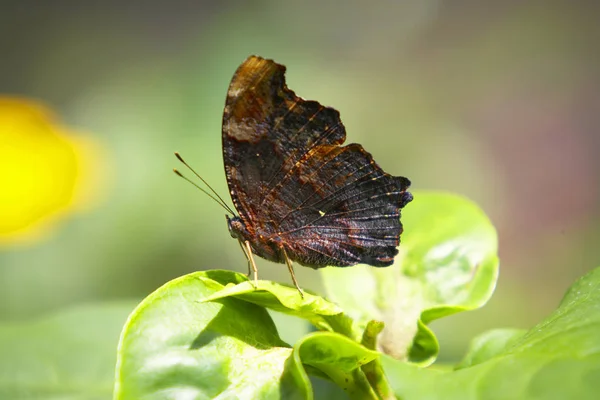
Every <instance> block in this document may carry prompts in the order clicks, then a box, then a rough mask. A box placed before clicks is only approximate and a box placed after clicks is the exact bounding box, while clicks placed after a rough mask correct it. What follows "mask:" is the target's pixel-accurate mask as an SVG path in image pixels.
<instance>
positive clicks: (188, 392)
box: [115, 271, 312, 399]
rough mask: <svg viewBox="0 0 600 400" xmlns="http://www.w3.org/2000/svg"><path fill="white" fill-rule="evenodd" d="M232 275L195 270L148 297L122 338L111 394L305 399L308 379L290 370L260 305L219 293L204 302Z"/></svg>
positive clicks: (308, 392)
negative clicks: (112, 392)
mask: <svg viewBox="0 0 600 400" xmlns="http://www.w3.org/2000/svg"><path fill="white" fill-rule="evenodd" d="M209 276H213V277H215V278H217V279H220V280H221V281H222V282H224V281H227V280H229V281H230V282H231V283H234V282H235V280H236V279H238V276H237V275H236V274H229V273H228V271H211V272H210V273H204V272H198V273H194V274H190V275H186V276H184V277H181V278H178V279H175V280H173V281H171V282H169V283H167V284H166V285H164V286H163V287H161V288H159V289H158V290H157V291H155V292H154V293H152V294H151V295H150V296H148V297H147V298H146V299H145V300H144V301H143V302H142V303H141V304H140V305H139V306H138V307H137V308H136V310H135V311H134V312H133V313H132V314H131V315H130V317H129V319H128V321H127V323H126V325H125V327H124V329H123V333H122V336H121V341H120V343H119V349H118V359H117V376H116V382H115V399H141V398H194V399H212V398H214V397H216V396H220V397H221V398H273V399H278V398H282V399H287V398H290V399H294V398H297V399H310V398H312V393H311V390H310V382H309V381H308V379H307V378H306V375H305V374H304V373H303V372H302V371H298V370H297V368H294V367H293V366H292V368H290V366H289V365H288V363H287V360H288V359H289V357H290V356H291V354H292V349H291V348H290V347H289V346H288V345H287V344H286V343H284V342H283V341H282V340H281V339H280V338H279V336H278V334H277V330H276V329H275V325H274V324H273V321H272V320H271V318H270V316H269V314H268V313H267V311H266V310H265V309H264V308H263V307H259V306H256V305H254V304H251V303H248V302H245V301H242V300H238V299H235V298H231V297H230V298H224V299H219V300H217V301H214V302H208V303H207V302H203V300H204V299H205V298H207V297H208V296H210V295H212V294H214V293H215V292H217V291H219V290H221V289H222V288H223V285H222V284H221V283H219V282H217V281H215V280H213V279H211V278H209Z"/></svg>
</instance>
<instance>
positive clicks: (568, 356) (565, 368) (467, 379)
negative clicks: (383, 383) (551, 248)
mask: <svg viewBox="0 0 600 400" xmlns="http://www.w3.org/2000/svg"><path fill="white" fill-rule="evenodd" d="M599 338H600V268H597V269H595V270H594V271H592V272H590V273H589V274H588V275H586V276H584V277H583V278H581V279H580V280H579V281H577V282H576V283H575V284H574V285H573V286H572V287H571V289H569V291H568V292H567V294H566V296H565V297H564V299H563V301H562V302H561V304H560V306H559V308H558V309H557V310H556V311H555V312H554V313H552V314H551V315H550V316H549V317H548V318H546V319H545V320H544V321H543V322H542V323H540V324H538V325H537V326H535V327H534V328H532V329H530V330H529V331H528V332H526V333H524V334H522V333H519V332H517V331H512V332H511V331H504V332H502V331H495V332H492V333H490V334H487V335H485V336H483V337H480V338H478V339H476V341H478V342H479V345H478V344H474V345H473V346H472V350H471V353H470V354H469V355H467V358H466V359H471V360H477V358H478V357H481V358H480V359H479V360H477V362H476V363H472V364H473V365H472V366H467V364H468V363H463V366H464V368H461V369H458V370H456V371H439V370H435V369H420V368H417V367H415V366H414V365H410V364H406V363H401V362H399V361H397V360H394V359H392V358H390V357H385V358H384V359H383V360H382V363H383V365H384V368H385V371H386V375H387V377H388V379H389V380H390V383H391V385H392V387H393V388H394V391H395V393H396V395H397V396H398V397H399V398H402V399H404V400H411V399H424V398H426V399H432V400H435V399H444V400H447V399H461V400H476V399H525V400H527V399H532V400H533V399H557V400H558V399H597V398H598V393H600V340H599ZM481 345H483V346H481ZM486 346H490V348H491V349H490V350H486ZM493 353H495V354H493Z"/></svg>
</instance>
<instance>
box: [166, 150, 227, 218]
mask: <svg viewBox="0 0 600 400" xmlns="http://www.w3.org/2000/svg"><path fill="white" fill-rule="evenodd" d="M175 156H176V157H177V159H178V160H179V161H181V163H182V164H183V165H185V166H186V167H188V169H189V170H190V171H192V172H193V173H194V175H196V176H197V177H198V179H200V180H201V181H202V183H204V184H205V185H206V186H207V187H208V188H209V189H210V190H211V192H212V193H213V194H214V196H213V195H212V194H211V193H209V192H208V191H206V190H204V188H202V187H200V186H199V185H197V184H196V183H194V182H193V181H192V180H190V179H189V178H188V177H186V176H185V175H183V174H182V173H181V172H179V171H178V170H177V169H176V168H173V172H175V174H177V176H179V177H180V178H183V179H185V180H186V181H188V182H189V183H191V184H192V185H194V186H195V187H196V188H198V189H200V190H201V191H202V192H204V193H205V194H206V195H207V196H208V197H210V198H211V199H213V200H214V201H216V202H217V203H218V204H219V205H220V206H221V207H223V208H224V209H225V210H226V211H227V212H228V213H230V214H231V215H235V213H234V212H233V210H232V209H231V207H229V206H228V205H227V203H225V201H224V200H223V198H222V197H221V196H219V194H218V193H217V192H216V191H215V190H214V189H213V188H212V187H211V186H210V185H209V184H208V182H206V181H205V180H204V179H203V178H202V177H201V176H200V175H199V174H198V173H197V172H196V171H194V169H193V168H192V167H190V166H189V164H188V163H186V162H185V161H184V160H183V158H182V157H181V156H180V155H179V153H177V152H175ZM215 196H216V197H215ZM217 199H218V200H217Z"/></svg>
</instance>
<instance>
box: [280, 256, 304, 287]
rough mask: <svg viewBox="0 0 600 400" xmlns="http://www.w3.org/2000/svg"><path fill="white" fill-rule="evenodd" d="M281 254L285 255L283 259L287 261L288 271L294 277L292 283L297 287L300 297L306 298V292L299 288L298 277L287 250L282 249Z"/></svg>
mask: <svg viewBox="0 0 600 400" xmlns="http://www.w3.org/2000/svg"><path fill="white" fill-rule="evenodd" d="M281 252H282V253H283V258H284V259H285V263H286V264H287V267H288V270H289V271H290V275H291V276H292V282H294V286H296V289H298V292H300V296H301V297H302V298H304V292H303V291H302V289H300V286H298V281H297V280H296V275H295V274H294V267H293V266H292V260H290V258H289V257H288V255H287V253H286V251H285V248H283V247H281Z"/></svg>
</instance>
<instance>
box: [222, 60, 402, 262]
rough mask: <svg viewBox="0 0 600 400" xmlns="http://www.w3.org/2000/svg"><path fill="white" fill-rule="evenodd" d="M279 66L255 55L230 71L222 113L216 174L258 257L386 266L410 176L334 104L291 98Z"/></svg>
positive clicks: (392, 252)
mask: <svg viewBox="0 0 600 400" xmlns="http://www.w3.org/2000/svg"><path fill="white" fill-rule="evenodd" d="M284 72H285V67H284V66H282V65H279V64H276V63H275V62H273V61H271V60H265V59H262V58H259V57H254V56H252V57H250V58H248V59H247V60H246V61H245V62H244V63H243V64H242V65H241V66H240V67H239V68H238V70H237V71H236V74H235V75H234V77H233V79H232V82H231V84H230V87H229V91H228V95H227V101H226V105H225V112H224V115H223V153H224V162H225V173H226V176H227V182H228V184H229V189H230V193H231V196H232V199H233V202H234V205H235V207H236V209H237V210H238V212H239V213H240V219H241V222H242V224H243V226H244V228H245V229H244V232H243V233H241V235H242V236H244V239H245V240H249V241H250V243H251V247H252V250H253V251H254V252H255V253H256V254H258V255H259V256H262V257H265V258H267V259H271V260H273V261H278V262H283V259H282V256H281V254H280V252H278V251H277V248H281V247H284V248H285V251H286V253H287V254H288V255H289V257H290V258H291V259H292V260H295V261H297V262H299V263H301V264H303V265H306V266H310V267H313V268H318V267H322V266H327V265H333V266H347V265H354V264H358V263H365V264H370V265H374V266H386V265H391V264H392V263H393V258H394V256H395V255H396V254H397V252H398V251H397V246H398V245H399V241H400V233H401V232H402V225H401V223H400V209H401V208H402V207H403V206H404V205H405V204H407V203H408V202H409V201H410V200H411V199H412V196H411V194H410V193H408V192H407V189H408V187H409V185H410V181H409V180H408V179H406V178H403V177H393V176H391V175H389V174H386V173H385V172H383V170H381V168H380V167H379V166H378V165H377V164H376V163H375V162H374V160H373V158H372V157H371V155H370V154H369V153H367V152H366V151H365V150H364V149H363V148H362V146H360V145H359V144H350V145H347V146H341V145H342V144H343V142H344V141H345V139H346V132H345V128H344V126H343V124H342V122H341V120H340V117H339V113H338V111H336V110H335V109H333V108H329V107H324V106H322V105H320V104H319V103H317V102H315V101H307V100H304V99H301V98H299V97H297V96H296V95H295V94H294V92H293V91H291V90H289V89H288V88H287V86H286V84H285V79H284Z"/></svg>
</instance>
